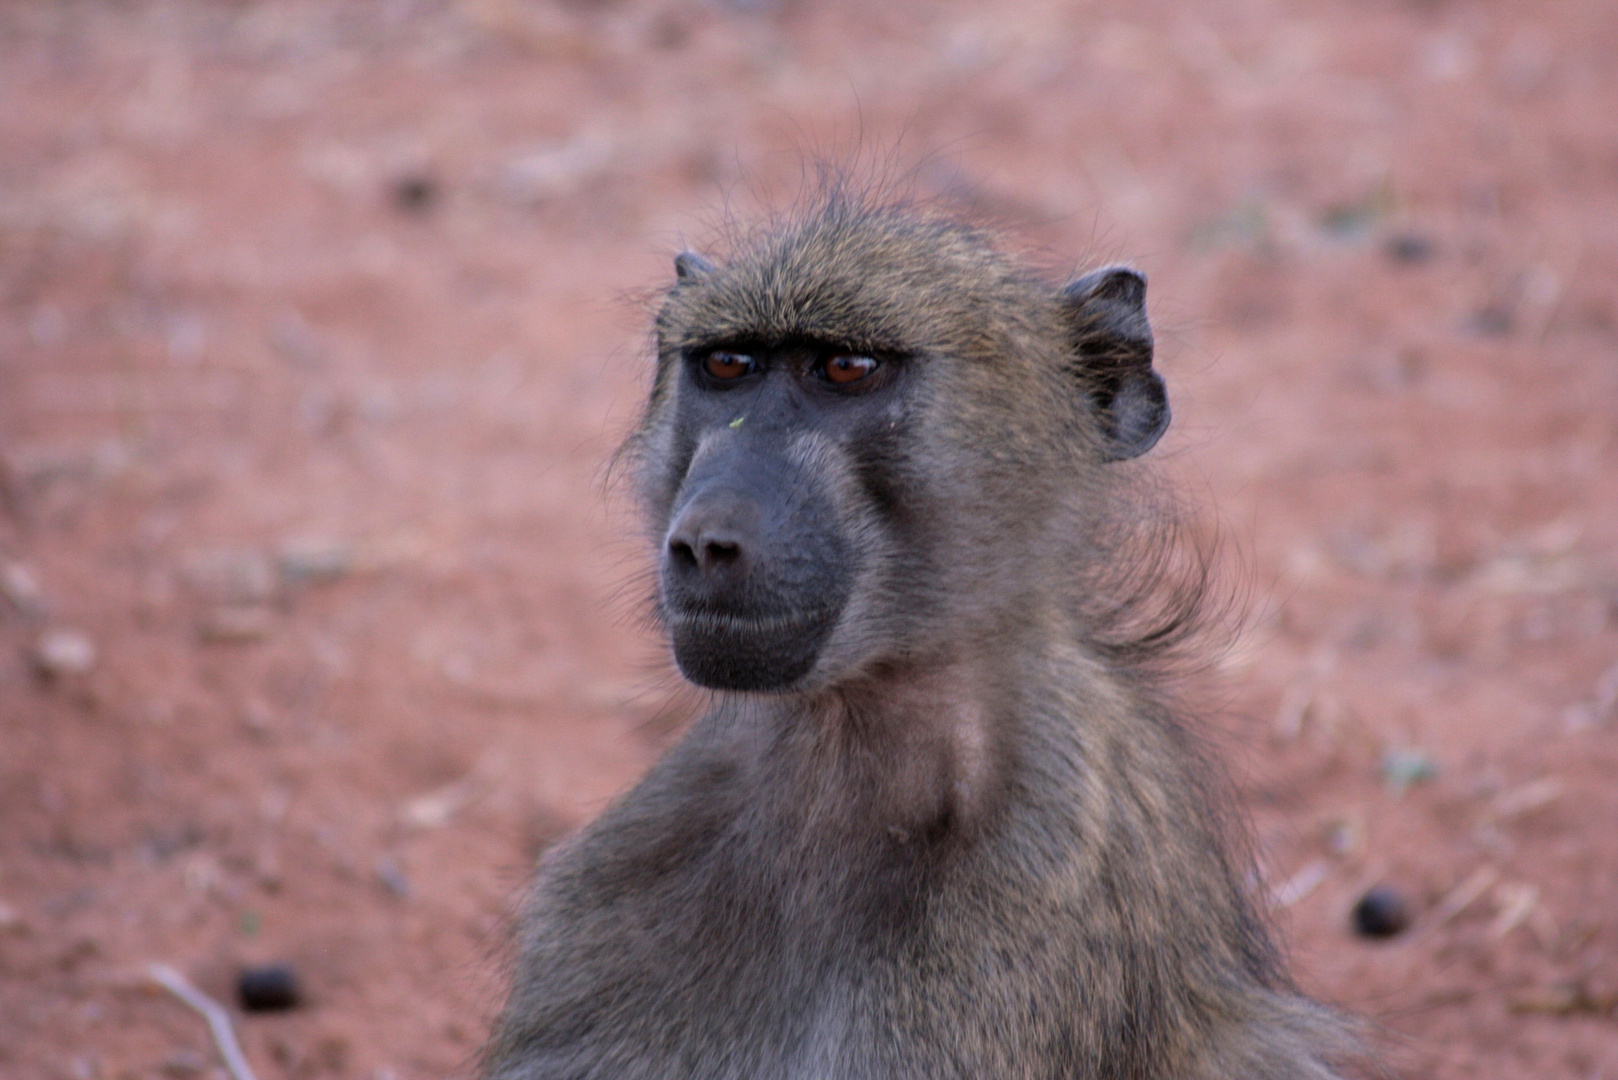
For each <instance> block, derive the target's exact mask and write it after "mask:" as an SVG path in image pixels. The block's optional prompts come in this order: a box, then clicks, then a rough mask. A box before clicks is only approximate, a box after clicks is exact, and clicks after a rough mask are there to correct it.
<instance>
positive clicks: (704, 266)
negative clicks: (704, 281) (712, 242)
mask: <svg viewBox="0 0 1618 1080" xmlns="http://www.w3.org/2000/svg"><path fill="white" fill-rule="evenodd" d="M711 273H713V263H711V262H709V261H708V260H707V259H704V258H703V257H702V256H701V255H698V254H697V253H696V252H694V251H682V252H680V253H679V254H678V255H676V256H674V276H675V277H677V278H679V279H680V280H681V281H695V280H697V279H698V278H704V277H707V276H708V275H709V274H711Z"/></svg>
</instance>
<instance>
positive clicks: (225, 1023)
mask: <svg viewBox="0 0 1618 1080" xmlns="http://www.w3.org/2000/svg"><path fill="white" fill-rule="evenodd" d="M146 971H147V974H149V975H150V976H151V978H152V981H153V982H155V983H156V984H157V985H159V986H161V987H162V988H163V989H165V990H167V991H168V992H169V993H171V994H173V995H174V996H175V997H177V998H179V999H180V1000H181V1001H183V1002H184V1003H185V1004H186V1005H188V1006H190V1007H191V1008H192V1009H195V1010H196V1011H197V1012H198V1013H200V1014H201V1015H202V1018H203V1019H204V1020H206V1021H208V1030H209V1031H210V1032H211V1033H212V1034H213V1041H214V1045H216V1046H218V1047H219V1056H220V1057H222V1058H224V1059H225V1068H227V1069H229V1070H230V1075H231V1076H232V1077H234V1078H235V1080H257V1078H256V1077H254V1075H253V1067H252V1066H251V1065H249V1064H248V1063H247V1057H246V1055H244V1054H243V1053H242V1046H241V1043H239V1042H237V1041H236V1029H235V1028H233V1027H232V1026H231V1023H230V1014H229V1013H228V1012H226V1011H225V1008H224V1006H222V1005H220V1004H219V1003H218V1002H217V1001H215V1000H214V999H213V998H211V997H209V996H208V995H207V994H204V993H203V992H202V991H201V990H198V989H197V988H196V987H194V986H192V985H191V984H190V983H189V982H187V981H186V979H185V976H184V975H181V974H180V973H179V972H178V971H175V970H174V969H173V968H171V967H169V966H168V965H167V964H153V965H152V966H151V967H149V968H147V969H146Z"/></svg>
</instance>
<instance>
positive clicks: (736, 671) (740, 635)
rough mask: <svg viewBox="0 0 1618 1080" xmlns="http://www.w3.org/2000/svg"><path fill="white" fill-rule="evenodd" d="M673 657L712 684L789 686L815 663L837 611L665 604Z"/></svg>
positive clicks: (696, 680) (721, 686) (696, 679)
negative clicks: (720, 608) (741, 611)
mask: <svg viewBox="0 0 1618 1080" xmlns="http://www.w3.org/2000/svg"><path fill="white" fill-rule="evenodd" d="M664 619H665V621H666V623H667V625H668V629H669V637H670V639H671V641H672V643H673V645H674V660H675V662H676V663H677V664H679V666H680V671H681V673H682V674H684V675H685V677H686V678H688V679H690V680H691V681H692V682H694V683H696V684H697V685H699V686H706V687H708V688H710V689H713V690H786V689H788V688H790V687H791V686H792V684H793V683H796V682H797V681H798V680H799V679H802V678H803V677H804V676H805V675H807V674H808V673H809V672H810V670H811V669H812V668H813V667H814V666H815V661H816V660H817V659H818V658H819V656H820V650H821V648H822V646H824V645H825V643H826V638H827V637H828V636H829V635H830V633H831V630H832V627H833V626H835V625H836V622H837V611H836V609H835V608H831V607H817V608H810V609H807V610H802V611H782V612H768V613H759V614H751V613H749V614H745V615H743V614H737V613H734V612H727V611H714V610H711V609H701V608H680V607H674V606H672V605H670V606H668V607H666V608H665V610H664Z"/></svg>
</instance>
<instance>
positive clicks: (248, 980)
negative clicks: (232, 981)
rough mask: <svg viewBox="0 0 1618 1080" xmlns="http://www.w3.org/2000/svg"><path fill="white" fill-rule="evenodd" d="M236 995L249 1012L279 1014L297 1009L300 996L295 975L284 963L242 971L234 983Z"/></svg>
mask: <svg viewBox="0 0 1618 1080" xmlns="http://www.w3.org/2000/svg"><path fill="white" fill-rule="evenodd" d="M236 995H237V996H238V997H239V998H241V1002H242V1008H244V1009H246V1010H247V1011H248V1012H280V1011H281V1010H283V1009H292V1008H296V1007H297V1005H298V1002H299V1001H300V1000H301V999H302V997H303V995H302V993H301V992H300V991H299V989H298V975H297V973H296V972H295V971H293V970H292V969H291V968H290V967H288V966H287V965H285V964H264V965H262V966H260V967H250V968H243V969H242V973H241V976H240V977H239V978H238V979H237V980H236Z"/></svg>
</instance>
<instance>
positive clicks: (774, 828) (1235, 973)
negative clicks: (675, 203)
mask: <svg viewBox="0 0 1618 1080" xmlns="http://www.w3.org/2000/svg"><path fill="white" fill-rule="evenodd" d="M729 247H730V250H729V251H728V253H727V254H726V255H725V256H723V257H721V256H717V255H716V256H714V257H713V258H712V259H711V260H710V259H709V258H705V257H703V256H700V255H697V254H694V253H689V252H688V253H685V254H682V255H680V256H679V257H678V258H677V259H676V260H675V271H676V273H675V279H674V281H673V282H672V284H671V285H670V286H669V288H668V290H667V294H666V296H665V297H664V298H663V300H662V303H661V308H660V310H659V311H658V314H657V316H656V321H655V328H656V342H657V345H656V348H657V365H656V373H655V376H654V379H653V386H652V389H651V394H650V399H649V402H648V404H647V406H646V409H645V413H644V416H643V419H642V421H641V423H640V424H639V426H638V429H637V430H636V431H635V432H634V433H633V435H632V436H631V438H630V441H629V443H628V444H627V447H626V449H627V453H628V459H629V460H630V461H631V462H632V463H633V466H632V468H633V473H632V475H634V476H635V478H636V480H637V482H638V493H639V496H640V499H641V502H642V505H643V507H644V511H645V514H646V520H647V522H648V524H649V533H650V536H651V538H652V540H653V542H654V543H655V545H656V550H657V557H658V559H659V560H660V561H659V573H658V589H657V600H656V603H655V607H656V613H657V617H658V619H659V620H660V622H661V624H662V626H663V627H664V628H665V629H666V632H667V635H668V638H669V640H670V642H671V645H672V651H673V657H674V660H675V663H676V664H677V666H678V668H679V670H680V672H681V673H682V674H683V675H684V676H685V678H686V679H687V680H689V681H690V682H692V683H695V684H696V685H697V686H699V687H703V688H706V689H707V690H708V691H710V692H711V707H709V708H708V709H707V711H706V714H705V715H703V716H701V718H700V719H697V720H696V721H695V722H694V724H693V726H692V727H691V728H690V729H689V731H688V732H687V733H686V734H685V735H684V736H683V738H682V739H681V741H679V742H678V743H677V745H675V746H674V747H673V748H672V749H671V750H670V751H669V752H668V753H667V754H666V755H665V756H664V757H663V758H662V760H661V761H660V762H659V763H658V764H657V765H655V766H654V767H653V768H652V770H651V771H650V773H649V774H648V775H647V776H646V778H645V779H644V780H643V781H642V782H641V783H640V784H639V786H637V787H635V788H634V789H633V790H632V791H630V792H629V793H628V794H627V795H625V796H623V797H622V798H620V799H619V800H618V801H617V802H616V803H614V804H613V805H612V806H611V807H610V808H609V809H607V810H606V811H605V812H604V813H603V814H602V815H601V817H600V818H598V819H597V820H596V821H595V822H594V823H593V824H591V825H590V826H588V827H587V828H585V829H584V830H583V831H582V832H580V833H578V834H577V835H575V836H573V837H572V838H571V839H569V840H567V841H564V842H563V843H562V844H561V845H559V846H558V847H557V848H555V849H553V850H552V851H551V852H549V853H548V854H547V855H546V856H545V857H544V859H543V860H542V863H541V868H540V870H539V875H538V880H537V884H536V885H535V888H534V891H533V894H532V896H531V898H530V900H529V903H528V907H527V910H526V914H525V916H524V918H523V921H522V924H521V929H520V932H519V942H518V948H517V951H518V956H517V960H516V970H515V979H514V986H513V989H512V991H511V993H510V997H509V1000H508V1002H507V1004H506V1006H505V1009H504V1012H503V1015H502V1016H501V1017H500V1018H499V1020H498V1022H497V1024H496V1027H495V1031H494V1034H493V1036H492V1038H491V1040H490V1042H489V1044H488V1046H487V1048H486V1050H485V1062H484V1066H485V1069H486V1074H487V1075H488V1076H489V1077H491V1078H493V1080H687V1078H688V1080H946V1078H961V1080H968V1078H969V1080H1022V1078H1027V1080H1035V1078H1039V1080H1054V1078H1064V1080H1068V1078H1071V1080H1103V1078H1105V1080H1151V1078H1160V1077H1161V1078H1169V1077H1173V1078H1184V1080H1192V1078H1202V1080H1224V1078H1230V1080H1238V1078H1239V1080H1266V1078H1270V1080H1279V1078H1283V1077H1284V1078H1288V1080H1294V1078H1317V1080H1322V1078H1329V1077H1333V1076H1336V1075H1338V1073H1337V1071H1336V1070H1337V1069H1338V1068H1340V1067H1341V1059H1340V1048H1341V1047H1343V1046H1344V1045H1345V1043H1344V1040H1343V1038H1342V1036H1341V1034H1340V1033H1341V1028H1342V1026H1341V1024H1340V1023H1339V1021H1338V1020H1336V1019H1335V1017H1334V1015H1333V1014H1332V1013H1330V1012H1329V1011H1328V1010H1326V1009H1324V1008H1322V1007H1320V1006H1318V1005H1316V1004H1314V1003H1313V1002H1311V1001H1309V1000H1308V999H1306V998H1304V997H1303V996H1301V995H1300V994H1299V993H1297V992H1296V991H1295V990H1294V989H1293V988H1292V986H1291V984H1290V983H1289V981H1288V980H1287V977H1286V975H1285V973H1284V971H1283V968H1282V965H1281V963H1280V961H1279V959H1278V956H1277V951H1276V949H1275V947H1274V946H1273V943H1272V940H1271V937H1270V935H1269V933H1268V931H1267V929H1266V927H1265V924H1264V921H1263V918H1262V915H1261V912H1260V910H1259V907H1258V904H1257V902H1256V901H1255V900H1254V898H1253V897H1252V896H1251V895H1250V893H1251V885H1250V878H1249V874H1248V870H1247V865H1246V863H1245V862H1244V861H1243V859H1242V858H1241V857H1240V854H1239V853H1240V851H1241V847H1240V844H1239V843H1237V844H1235V845H1234V846H1233V845H1232V843H1231V837H1230V836H1229V835H1228V834H1229V833H1230V832H1231V831H1232V830H1231V828H1230V826H1229V825H1228V818H1227V817H1226V816H1224V815H1223V814H1222V813H1221V812H1220V806H1221V796H1220V793H1219V789H1220V787H1221V785H1220V783H1219V782H1218V781H1216V780H1214V781H1210V780H1209V775H1210V771H1209V770H1208V769H1207V768H1206V767H1205V766H1204V764H1203V763H1202V755H1201V754H1200V752H1199V751H1198V748H1197V742H1196V740H1195V738H1194V736H1193V734H1192V733H1191V732H1190V730H1189V729H1188V726H1187V724H1186V723H1185V722H1184V719H1183V718H1182V716H1181V715H1179V712H1180V710H1179V709H1177V708H1176V706H1175V705H1174V700H1175V695H1174V694H1172V693H1170V692H1169V691H1168V690H1167V689H1165V685H1164V680H1165V674H1172V671H1171V670H1170V669H1168V668H1166V667H1165V664H1164V659H1163V658H1164V656H1165V654H1166V653H1167V651H1168V650H1170V649H1172V647H1173V645H1174V642H1175V641H1176V640H1178V639H1180V638H1183V637H1184V631H1185V627H1186V626H1187V624H1188V623H1189V622H1191V621H1194V615H1195V611H1196V608H1197V606H1198V602H1199V600H1200V599H1201V598H1202V593H1203V592H1204V591H1205V590H1204V588H1203V587H1204V586H1205V585H1206V580H1205V574H1202V573H1199V572H1198V571H1197V566H1198V565H1200V566H1201V569H1202V570H1203V571H1206V569H1207V566H1206V563H1205V562H1204V563H1201V564H1198V563H1197V562H1196V560H1195V559H1193V560H1192V570H1191V572H1190V573H1185V572H1183V571H1184V568H1185V566H1186V559H1185V557H1184V556H1183V553H1179V554H1177V553H1176V551H1175V550H1174V541H1173V531H1172V530H1167V529H1162V528H1157V527H1154V526H1153V524H1152V523H1151V522H1150V521H1146V522H1144V523H1143V522H1142V521H1141V520H1140V519H1141V517H1142V514H1143V509H1145V510H1149V508H1150V506H1151V505H1153V500H1150V499H1143V498H1142V497H1141V496H1140V494H1139V492H1140V491H1141V490H1142V486H1141V482H1140V478H1139V476H1138V475H1133V474H1135V473H1136V472H1137V471H1138V469H1139V468H1140V466H1138V465H1126V464H1122V463H1123V462H1125V460H1126V459H1130V458H1135V457H1138V456H1139V455H1141V454H1142V453H1144V452H1145V451H1147V450H1148V449H1150V448H1151V447H1152V445H1153V444H1154V443H1156V441H1157V440H1158V437H1159V436H1160V435H1161V434H1162V433H1163V431H1164V429H1165V428H1166V426H1167V425H1168V421H1169V408H1168V403H1167V398H1166V396H1165V391H1164V384H1163V382H1162V380H1161V379H1160V377H1159V376H1158V375H1157V373H1156V372H1155V371H1154V370H1153V368H1152V349H1153V346H1152V333H1151V329H1150V327H1149V325H1148V322H1147V318H1146V312H1145V289H1146V281H1145V278H1144V277H1143V276H1142V275H1140V274H1139V273H1137V272H1135V271H1133V270H1130V269H1125V268H1122V267H1116V266H1113V267H1107V268H1104V269H1100V270H1096V271H1094V272H1092V273H1089V274H1086V275H1084V276H1082V277H1080V278H1078V279H1077V280H1074V281H1072V282H1071V283H1069V284H1067V285H1065V286H1061V287H1058V286H1056V285H1055V284H1054V283H1053V282H1050V281H1047V280H1044V279H1043V278H1042V276H1041V275H1040V274H1039V273H1038V272H1036V271H1034V270H1033V269H1031V268H1030V267H1029V266H1028V265H1026V264H1025V260H1022V259H1020V258H1019V257H1016V256H1014V255H1012V254H1008V253H1007V252H1006V250H1005V249H1004V248H1003V247H1002V246H1001V245H1000V244H999V243H998V242H997V241H996V239H995V238H994V237H992V236H991V235H990V234H988V233H987V232H986V231H984V230H982V229H980V228H978V227H974V226H972V225H968V224H963V223H961V222H959V221H957V220H955V219H954V218H952V217H949V216H947V215H944V214H941V213H939V212H938V211H936V210H933V209H930V208H925V207H922V208H918V207H916V206H914V205H907V204H904V203H893V202H883V201H879V200H875V199H872V198H869V197H864V196H859V195H850V194H848V193H846V192H836V191H834V192H832V193H831V194H828V195H824V196H823V197H821V198H820V199H819V200H818V201H817V202H816V203H815V204H814V205H813V206H812V207H810V208H809V209H807V210H805V211H803V212H800V213H798V214H796V215H795V216H792V217H789V218H784V219H782V220H779V221H775V222H773V223H771V224H767V225H765V226H761V227H760V228H759V229H758V230H757V231H756V232H754V233H751V234H744V235H740V236H738V237H737V238H735V239H734V240H733V241H732V242H731V244H730V245H729ZM1182 546H1183V545H1182ZM1177 568H1178V569H1177Z"/></svg>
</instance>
